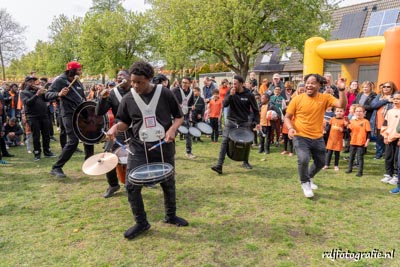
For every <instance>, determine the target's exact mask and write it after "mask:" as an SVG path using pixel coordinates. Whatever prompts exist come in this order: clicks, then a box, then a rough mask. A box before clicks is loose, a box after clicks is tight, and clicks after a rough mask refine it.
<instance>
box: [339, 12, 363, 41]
mask: <svg viewBox="0 0 400 267" xmlns="http://www.w3.org/2000/svg"><path fill="white" fill-rule="evenodd" d="M366 17H367V12H365V11H361V12H355V13H351V14H346V15H344V16H343V17H342V21H341V23H340V27H339V30H338V31H337V32H336V33H335V35H334V36H333V37H334V38H335V39H350V38H359V37H360V35H361V31H362V27H363V25H364V22H365V18H366Z"/></svg>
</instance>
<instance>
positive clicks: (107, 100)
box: [96, 70, 131, 198]
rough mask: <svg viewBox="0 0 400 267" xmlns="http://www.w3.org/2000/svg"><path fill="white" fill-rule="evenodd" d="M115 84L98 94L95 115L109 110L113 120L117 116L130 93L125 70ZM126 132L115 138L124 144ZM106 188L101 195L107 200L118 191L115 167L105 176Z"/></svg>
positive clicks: (115, 146)
mask: <svg viewBox="0 0 400 267" xmlns="http://www.w3.org/2000/svg"><path fill="white" fill-rule="evenodd" d="M117 82H118V84H119V86H118V87H114V88H113V89H111V90H108V89H104V90H102V91H101V92H100V97H99V101H98V102H97V104H96V115H97V116H102V115H104V114H106V113H107V112H108V111H109V110H110V108H111V110H112V113H113V115H114V118H115V117H116V116H117V111H118V106H119V104H120V103H121V100H122V97H124V96H125V95H126V94H127V93H129V92H130V89H131V83H130V77H129V73H128V71H127V70H120V71H119V72H118V74H117ZM117 122H118V120H115V121H114V123H117ZM128 134H129V133H128V132H120V133H118V134H117V136H116V138H117V140H118V141H119V142H120V143H124V142H125V140H127V139H128V138H129V137H128ZM117 148H118V145H116V144H115V145H114V146H113V147H112V151H115V150H116V149H117ZM106 177H107V182H108V185H109V186H108V188H107V190H106V193H105V194H104V195H103V197H104V198H109V197H112V196H113V195H114V193H115V192H117V191H118V190H119V189H120V185H119V182H118V176H117V167H115V168H114V169H112V170H111V171H109V172H108V173H107V174H106ZM120 179H121V182H124V181H125V177H120Z"/></svg>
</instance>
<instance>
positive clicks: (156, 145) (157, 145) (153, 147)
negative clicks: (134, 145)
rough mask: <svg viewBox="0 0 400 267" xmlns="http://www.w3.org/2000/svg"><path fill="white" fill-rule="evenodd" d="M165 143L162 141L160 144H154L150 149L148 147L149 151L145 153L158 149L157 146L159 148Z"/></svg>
mask: <svg viewBox="0 0 400 267" xmlns="http://www.w3.org/2000/svg"><path fill="white" fill-rule="evenodd" d="M165 143H166V141H165V140H163V141H162V142H160V143H158V144H155V145H154V146H152V147H150V148H149V149H147V151H151V150H153V149H155V148H157V147H159V146H161V145H163V144H165Z"/></svg>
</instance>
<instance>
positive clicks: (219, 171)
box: [211, 165, 222, 174]
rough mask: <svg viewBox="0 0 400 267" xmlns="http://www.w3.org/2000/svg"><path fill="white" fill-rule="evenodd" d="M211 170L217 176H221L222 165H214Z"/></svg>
mask: <svg viewBox="0 0 400 267" xmlns="http://www.w3.org/2000/svg"><path fill="white" fill-rule="evenodd" d="M211 170H213V171H215V172H218V174H222V165H215V166H212V167H211Z"/></svg>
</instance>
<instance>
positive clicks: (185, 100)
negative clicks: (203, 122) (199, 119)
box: [172, 87, 194, 155]
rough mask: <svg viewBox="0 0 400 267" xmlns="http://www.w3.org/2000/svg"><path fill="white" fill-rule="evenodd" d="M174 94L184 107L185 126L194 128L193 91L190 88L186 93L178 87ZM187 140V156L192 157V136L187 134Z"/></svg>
mask: <svg viewBox="0 0 400 267" xmlns="http://www.w3.org/2000/svg"><path fill="white" fill-rule="evenodd" d="M172 92H173V93H174V95H175V97H176V99H177V100H178V103H179V104H180V105H181V106H182V113H183V116H184V122H183V125H184V126H186V127H188V128H189V127H191V126H193V118H191V117H192V110H191V107H192V106H193V104H194V97H193V91H192V89H190V88H188V89H187V90H186V91H184V90H183V89H182V88H180V87H176V88H174V89H173V90H172ZM185 139H186V154H188V155H191V154H192V136H191V135H190V134H187V135H186V136H185Z"/></svg>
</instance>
